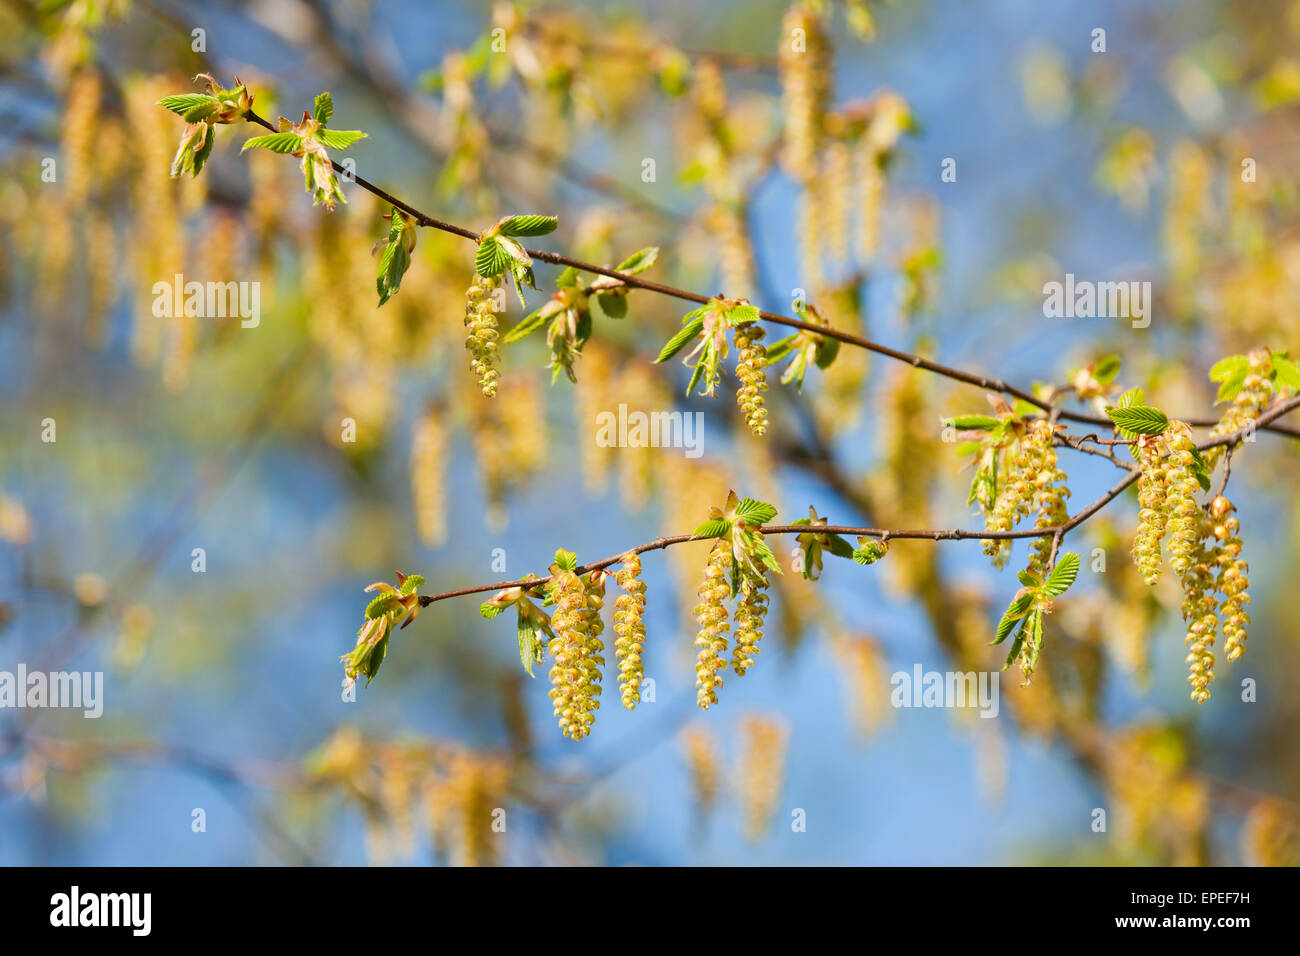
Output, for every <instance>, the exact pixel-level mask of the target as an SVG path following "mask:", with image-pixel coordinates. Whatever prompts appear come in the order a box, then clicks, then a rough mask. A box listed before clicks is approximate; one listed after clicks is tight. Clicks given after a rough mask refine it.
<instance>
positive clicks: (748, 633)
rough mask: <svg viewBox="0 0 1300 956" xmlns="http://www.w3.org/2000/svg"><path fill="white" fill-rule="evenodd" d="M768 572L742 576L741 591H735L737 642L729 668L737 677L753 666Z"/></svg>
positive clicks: (762, 571) (760, 628)
mask: <svg viewBox="0 0 1300 956" xmlns="http://www.w3.org/2000/svg"><path fill="white" fill-rule="evenodd" d="M766 588H767V572H766V570H765V569H760V571H759V573H758V574H748V573H747V574H745V575H743V576H742V577H741V582H740V591H739V593H738V594H737V595H736V615H735V625H736V627H735V636H736V646H735V649H734V650H733V651H732V655H731V669H732V670H733V671H735V672H736V676H737V677H743V676H744V674H745V672H746V671H747V670H749V669H750V668H751V667H753V666H754V658H755V657H757V656H758V642H759V641H761V640H762V639H763V619H764V618H765V617H766V616H767V594H766V593H765V591H766Z"/></svg>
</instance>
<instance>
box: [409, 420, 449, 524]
mask: <svg viewBox="0 0 1300 956" xmlns="http://www.w3.org/2000/svg"><path fill="white" fill-rule="evenodd" d="M443 419H444V416H443V414H442V413H441V412H440V411H439V410H438V409H436V408H430V409H428V410H427V411H426V412H425V413H424V414H423V415H421V416H420V418H419V419H418V420H417V421H416V423H415V434H414V436H413V437H412V439H411V498H412V500H413V501H414V503H415V529H416V532H417V533H418V534H419V536H420V541H421V542H423V543H424V544H425V545H426V546H428V547H430V548H436V547H438V546H440V545H441V544H442V543H443V542H444V541H446V539H447V498H446V495H447V492H446V476H447V467H446V458H447V428H446V423H445V421H444V420H443Z"/></svg>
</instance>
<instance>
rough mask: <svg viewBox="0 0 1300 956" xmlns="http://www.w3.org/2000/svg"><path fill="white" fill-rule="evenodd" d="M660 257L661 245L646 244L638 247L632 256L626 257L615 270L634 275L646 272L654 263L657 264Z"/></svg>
mask: <svg viewBox="0 0 1300 956" xmlns="http://www.w3.org/2000/svg"><path fill="white" fill-rule="evenodd" d="M658 258H659V247H658V246H646V247H645V248H644V249H638V250H637V251H636V252H634V253H632V254H631V255H630V256H628V257H627V258H626V259H624V260H623V261H622V262H620V263H619V264H618V267H617V268H616V269H615V271H616V272H622V273H625V274H627V275H633V276H634V275H636V274H637V273H640V272H645V271H646V270H647V269H649V268H650V267H651V266H652V265H654V264H655V260H656V259H658Z"/></svg>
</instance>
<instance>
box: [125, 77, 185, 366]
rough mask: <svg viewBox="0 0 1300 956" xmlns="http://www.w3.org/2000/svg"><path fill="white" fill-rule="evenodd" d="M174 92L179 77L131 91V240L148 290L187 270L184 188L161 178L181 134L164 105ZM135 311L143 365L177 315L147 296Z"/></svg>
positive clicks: (139, 279)
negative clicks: (158, 312) (158, 309)
mask: <svg viewBox="0 0 1300 956" xmlns="http://www.w3.org/2000/svg"><path fill="white" fill-rule="evenodd" d="M173 92H175V82H174V80H173V79H172V78H171V77H167V76H158V77H152V78H150V79H147V80H144V81H140V82H136V83H131V84H128V85H127V87H126V90H125V95H126V113H127V120H128V123H129V125H130V128H131V140H130V142H131V145H132V147H133V152H134V159H135V163H134V168H133V170H132V172H133V174H134V175H133V180H132V183H131V198H132V210H133V212H134V213H135V225H136V228H135V232H134V235H133V241H132V242H131V244H130V251H131V261H132V268H133V271H134V272H135V280H134V282H133V287H134V288H136V289H139V290H144V292H147V291H148V290H150V289H152V288H153V285H154V283H156V282H158V281H160V280H162V281H167V280H170V279H171V278H172V277H173V276H174V275H176V274H177V273H181V272H183V268H182V263H183V261H184V255H183V250H184V240H183V230H184V225H183V223H182V221H181V211H180V203H179V191H178V190H179V187H178V185H177V182H176V181H175V180H160V179H159V176H158V173H157V171H158V170H159V169H164V170H165V169H167V168H168V165H169V164H170V163H171V156H172V151H173V148H174V144H173V137H174V133H175V128H174V125H173V122H172V121H173V120H174V119H175V117H174V116H172V115H170V114H169V113H168V112H167V111H166V110H163V109H160V108H159V107H158V100H159V99H160V98H162V97H164V96H166V95H168V94H170V93H173ZM143 294H144V293H143V292H142V293H141V295H143ZM131 314H132V318H133V320H134V325H133V327H132V329H131V356H132V358H133V359H134V361H135V362H136V363H137V364H138V365H152V364H154V363H155V362H156V361H157V360H158V358H159V356H160V355H161V353H162V349H163V343H164V340H165V338H166V335H167V331H168V330H167V326H166V324H165V323H167V322H168V321H171V320H168V319H164V318H160V317H157V316H155V315H154V312H153V308H152V303H151V302H150V301H149V300H147V299H146V300H145V301H140V302H138V303H137V304H136V307H135V308H133V309H132V310H131ZM182 320H183V317H182Z"/></svg>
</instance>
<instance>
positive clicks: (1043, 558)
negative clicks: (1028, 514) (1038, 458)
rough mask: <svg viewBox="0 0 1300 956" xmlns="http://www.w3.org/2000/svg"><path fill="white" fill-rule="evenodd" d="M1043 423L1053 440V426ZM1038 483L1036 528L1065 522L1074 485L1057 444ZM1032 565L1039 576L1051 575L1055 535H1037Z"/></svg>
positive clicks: (1050, 449)
mask: <svg viewBox="0 0 1300 956" xmlns="http://www.w3.org/2000/svg"><path fill="white" fill-rule="evenodd" d="M1035 424H1041V425H1042V426H1043V427H1044V428H1047V429H1048V432H1049V438H1048V439H1046V440H1048V441H1050V431H1051V429H1050V428H1049V427H1048V426H1047V423H1046V422H1042V423H1035ZM1035 480H1036V482H1037V484H1038V516H1037V517H1036V518H1035V519H1034V527H1035V528H1051V527H1053V526H1055V525H1059V524H1063V523H1064V522H1065V521H1066V520H1068V519H1069V513H1068V511H1067V510H1066V502H1067V501H1068V499H1069V497H1070V489H1069V488H1068V487H1066V481H1067V476H1066V474H1065V471H1064V470H1062V469H1061V468H1060V466H1059V464H1058V458H1057V454H1056V448H1055V447H1054V446H1052V445H1050V444H1049V445H1048V446H1047V447H1046V448H1045V449H1044V452H1043V457H1042V467H1041V469H1040V470H1039V472H1038V474H1037V476H1036V478H1035ZM1029 551H1030V556H1029V567H1028V571H1029V572H1030V573H1031V574H1034V575H1037V576H1038V577H1039V578H1045V577H1047V573H1048V571H1049V568H1048V560H1049V559H1050V558H1051V556H1052V539H1051V537H1050V536H1045V537H1041V538H1036V539H1035V540H1034V543H1033V544H1032V545H1031V546H1030V549H1029Z"/></svg>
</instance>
